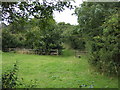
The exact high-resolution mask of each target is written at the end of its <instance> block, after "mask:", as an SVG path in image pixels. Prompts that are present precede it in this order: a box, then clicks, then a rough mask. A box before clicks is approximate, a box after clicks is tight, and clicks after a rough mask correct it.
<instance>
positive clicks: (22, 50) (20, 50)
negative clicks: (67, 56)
mask: <svg viewBox="0 0 120 90" xmlns="http://www.w3.org/2000/svg"><path fill="white" fill-rule="evenodd" d="M40 51H41V52H40ZM8 52H16V53H21V54H39V55H46V53H45V51H42V50H38V49H25V48H8ZM49 55H59V51H58V49H51V50H50V54H49Z"/></svg>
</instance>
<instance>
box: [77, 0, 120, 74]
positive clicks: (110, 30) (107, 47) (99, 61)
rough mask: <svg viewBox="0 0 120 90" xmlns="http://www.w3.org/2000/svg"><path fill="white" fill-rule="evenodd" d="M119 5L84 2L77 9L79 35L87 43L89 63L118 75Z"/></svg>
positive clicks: (119, 47) (119, 48) (103, 70)
mask: <svg viewBox="0 0 120 90" xmlns="http://www.w3.org/2000/svg"><path fill="white" fill-rule="evenodd" d="M118 9H119V6H118V3H112V4H111V3H92V2H84V3H83V4H82V5H81V7H80V8H77V9H76V14H77V15H78V22H79V27H80V28H79V35H81V33H82V38H84V41H85V43H86V45H85V46H86V50H87V51H88V54H89V62H90V63H91V64H92V65H94V66H96V67H97V68H98V70H100V71H102V72H108V73H110V74H115V75H117V74H118V70H119V65H120V62H119V60H118V58H120V57H119V56H120V55H119V53H120V51H119V50H120V46H119V44H120V42H119V39H120V38H119V35H120V32H119V30H118V28H119V25H118Z"/></svg>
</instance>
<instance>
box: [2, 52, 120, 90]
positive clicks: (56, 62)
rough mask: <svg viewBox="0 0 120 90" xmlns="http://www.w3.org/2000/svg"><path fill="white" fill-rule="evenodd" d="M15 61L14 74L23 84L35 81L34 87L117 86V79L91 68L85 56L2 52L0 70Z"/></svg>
mask: <svg viewBox="0 0 120 90" xmlns="http://www.w3.org/2000/svg"><path fill="white" fill-rule="evenodd" d="M15 61H18V66H19V72H18V77H19V78H23V79H24V81H25V83H29V82H30V80H37V88H79V87H80V85H83V84H85V85H87V88H89V87H94V88H118V79H117V78H115V77H114V78H113V77H107V76H105V75H101V74H100V73H98V72H95V71H93V69H92V68H91V67H90V66H89V64H88V62H87V57H86V56H85V55H82V56H81V58H75V57H74V56H73V55H70V54H69V53H68V55H67V54H65V55H63V56H44V55H27V54H16V53H3V54H2V64H3V66H2V70H3V72H4V71H6V70H9V69H10V68H12V67H13V64H14V63H15Z"/></svg>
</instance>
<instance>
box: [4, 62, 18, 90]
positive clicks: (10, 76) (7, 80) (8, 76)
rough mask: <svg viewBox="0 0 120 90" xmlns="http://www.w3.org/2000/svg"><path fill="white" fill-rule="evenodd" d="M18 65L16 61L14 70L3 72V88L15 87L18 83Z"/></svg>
mask: <svg viewBox="0 0 120 90" xmlns="http://www.w3.org/2000/svg"><path fill="white" fill-rule="evenodd" d="M17 71H18V66H17V64H16V63H15V64H14V67H13V69H12V70H10V71H7V72H5V73H4V74H2V88H15V87H16V86H17V84H18V78H17Z"/></svg>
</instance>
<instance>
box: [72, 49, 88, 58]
mask: <svg viewBox="0 0 120 90" xmlns="http://www.w3.org/2000/svg"><path fill="white" fill-rule="evenodd" d="M74 52H75V57H78V58H80V57H81V55H82V54H86V53H88V52H87V51H77V50H75V51H74Z"/></svg>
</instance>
